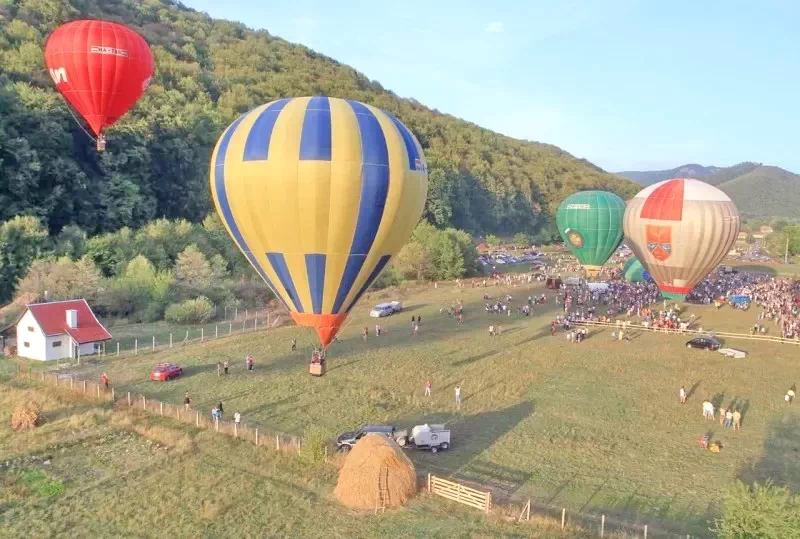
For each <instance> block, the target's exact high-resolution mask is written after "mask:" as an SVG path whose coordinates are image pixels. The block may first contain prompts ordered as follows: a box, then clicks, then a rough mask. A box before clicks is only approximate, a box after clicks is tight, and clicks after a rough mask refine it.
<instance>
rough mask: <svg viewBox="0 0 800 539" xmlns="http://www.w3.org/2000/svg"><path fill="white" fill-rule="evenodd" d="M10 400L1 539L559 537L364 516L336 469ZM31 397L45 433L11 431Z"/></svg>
mask: <svg viewBox="0 0 800 539" xmlns="http://www.w3.org/2000/svg"><path fill="white" fill-rule="evenodd" d="M0 390H1V391H0V410H2V422H0V461H2V462H0V537H9V538H12V537H13V538H18V537H76V538H82V537H334V538H339V537H348V538H349V537H363V538H369V537H419V536H420V535H422V534H424V535H426V536H429V537H453V536H462V537H489V536H506V537H553V536H555V535H556V533H555V532H554V531H553V530H555V529H556V528H555V526H554V525H553V523H550V522H548V523H542V522H541V521H540V520H538V519H537V521H535V522H534V521H532V522H531V523H526V524H512V523H510V522H508V521H507V520H506V519H505V518H504V517H503V516H502V515H494V516H491V517H489V518H486V517H485V516H484V515H482V514H481V513H479V512H476V511H474V510H466V509H464V510H462V509H461V508H459V507H456V506H454V505H453V504H448V503H443V501H441V500H434V499H431V498H429V497H428V496H426V495H421V496H419V497H417V498H416V499H415V500H414V501H413V502H412V503H411V505H410V506H409V507H407V508H404V509H403V510H401V511H389V512H387V513H385V514H383V515H380V516H375V515H372V514H356V513H353V512H351V511H348V510H344V509H342V508H341V507H340V506H338V505H337V504H336V502H335V501H334V499H333V497H332V494H331V492H332V488H333V487H332V486H333V484H334V482H335V476H336V468H335V466H334V465H332V464H330V465H324V464H322V465H310V464H307V463H305V462H303V461H302V460H300V459H299V458H297V457H293V456H289V455H287V454H285V453H278V452H274V451H270V450H267V449H264V448H256V447H255V446H252V445H250V444H245V443H241V442H238V441H236V440H233V439H230V438H227V437H224V436H219V435H216V434H215V433H213V432H210V431H201V430H196V429H193V428H191V427H187V426H185V425H181V424H179V423H176V422H172V421H170V420H161V418H153V417H145V416H143V414H141V413H139V412H138V411H127V410H123V411H119V410H113V409H112V408H111V407H110V406H109V405H108V404H103V403H98V402H94V401H92V400H89V399H80V398H76V397H75V396H74V395H67V394H66V393H65V392H61V393H59V392H57V391H56V390H54V389H53V388H45V389H44V390H43V388H41V387H39V386H37V385H36V384H35V382H34V383H26V382H25V381H16V380H14V381H9V380H7V379H6V380H0ZM31 398H32V399H35V400H37V401H38V402H39V403H41V404H42V405H43V407H44V411H45V415H46V416H47V418H48V421H47V423H45V424H44V425H43V426H40V427H38V428H37V429H36V430H34V431H24V432H12V431H11V430H10V428H9V421H8V416H9V415H10V412H9V410H11V409H12V408H13V406H14V405H15V404H16V403H18V402H21V401H24V400H27V399H31ZM7 462H8V463H9V465H8V466H6V463H7ZM45 462H46V463H45ZM572 534H576V535H577V536H579V537H589V536H590V534H589V533H588V532H585V531H581V530H580V529H578V530H576V529H574V528H573V529H571V530H570V536H573V535H572ZM560 536H563V535H560Z"/></svg>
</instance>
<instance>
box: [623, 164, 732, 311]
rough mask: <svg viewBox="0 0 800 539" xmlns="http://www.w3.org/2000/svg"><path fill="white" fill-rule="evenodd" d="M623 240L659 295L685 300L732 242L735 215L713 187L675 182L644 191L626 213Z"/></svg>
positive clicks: (672, 180)
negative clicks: (654, 283) (649, 277)
mask: <svg viewBox="0 0 800 539" xmlns="http://www.w3.org/2000/svg"><path fill="white" fill-rule="evenodd" d="M624 224H625V237H626V241H627V243H628V245H629V246H630V248H631V250H632V251H633V252H634V254H635V255H636V258H637V259H639V261H640V262H641V263H642V265H643V266H644V267H645V269H646V270H647V272H648V273H649V274H650V275H651V276H652V278H653V280H655V282H656V283H657V284H658V287H659V288H660V289H661V293H662V295H664V296H665V297H669V298H675V299H684V298H685V297H686V294H688V293H689V292H690V291H691V290H692V288H694V287H695V285H697V283H699V282H700V281H701V280H702V279H703V278H705V276H706V275H708V274H709V273H710V272H711V270H713V269H714V268H715V267H716V266H717V265H718V264H719V263H720V262H721V261H722V259H723V258H725V255H727V254H728V251H729V250H730V248H731V247H732V246H733V244H734V243H735V242H736V236H737V235H738V234H739V225H740V222H739V211H738V210H737V209H736V206H735V205H734V203H733V202H732V201H731V199H730V198H729V197H728V195H726V194H725V193H723V192H722V191H720V190H719V189H717V188H716V187H713V186H711V185H708V184H707V183H704V182H701V181H699V180H694V179H686V178H674V179H671V180H666V181H663V182H660V183H657V184H654V185H651V186H649V187H647V188H645V189H643V190H642V191H641V192H640V193H639V194H638V195H636V197H634V198H633V200H631V201H630V203H629V204H628V208H627V210H626V211H625V222H624Z"/></svg>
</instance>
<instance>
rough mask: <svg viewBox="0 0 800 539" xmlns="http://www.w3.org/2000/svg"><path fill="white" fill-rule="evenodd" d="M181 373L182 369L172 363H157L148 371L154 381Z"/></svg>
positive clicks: (165, 379) (160, 380) (168, 378)
mask: <svg viewBox="0 0 800 539" xmlns="http://www.w3.org/2000/svg"><path fill="white" fill-rule="evenodd" d="M181 374H183V369H182V368H181V367H180V366H178V365H175V364H174V363H159V364H158V365H156V366H155V367H153V370H152V371H150V379H151V380H154V381H156V382H166V381H167V380H172V379H173V378H177V377H178V376H180V375H181Z"/></svg>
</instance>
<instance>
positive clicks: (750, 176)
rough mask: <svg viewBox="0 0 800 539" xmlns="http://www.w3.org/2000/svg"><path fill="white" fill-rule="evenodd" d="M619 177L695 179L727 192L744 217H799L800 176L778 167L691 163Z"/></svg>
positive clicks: (644, 182) (648, 181) (649, 181)
mask: <svg viewBox="0 0 800 539" xmlns="http://www.w3.org/2000/svg"><path fill="white" fill-rule="evenodd" d="M617 174H618V175H620V176H623V177H625V178H628V179H630V180H633V181H635V182H637V183H639V184H640V185H643V186H648V185H652V184H654V183H658V182H660V181H664V180H668V179H670V178H682V177H684V178H685V177H688V178H696V179H698V180H703V181H704V182H706V183H709V184H711V185H716V186H717V187H719V188H720V189H722V190H723V191H724V192H725V193H727V194H728V196H729V197H731V200H733V201H734V202H735V203H736V207H737V208H739V212H740V213H741V214H742V215H745V216H751V217H789V218H793V219H797V218H800V175H797V174H794V173H792V172H789V171H788V170H784V169H782V168H779V167H774V166H769V165H763V164H762V163H754V162H750V161H745V162H743V163H739V164H738V165H733V166H732V167H713V166H711V167H706V166H703V165H697V164H694V163H692V164H688V165H683V166H681V167H677V168H673V169H670V170H654V171H626V172H618V173H617Z"/></svg>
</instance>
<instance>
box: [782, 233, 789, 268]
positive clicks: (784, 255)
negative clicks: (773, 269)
mask: <svg viewBox="0 0 800 539" xmlns="http://www.w3.org/2000/svg"><path fill="white" fill-rule="evenodd" d="M783 263H784V264H788V263H789V236H788V235H787V236H786V250H785V251H784V252H783Z"/></svg>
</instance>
